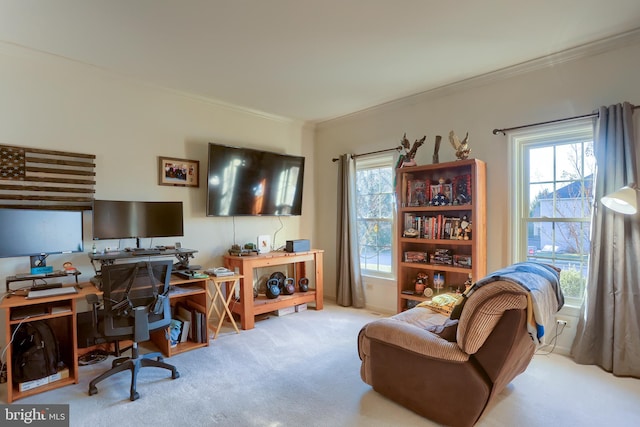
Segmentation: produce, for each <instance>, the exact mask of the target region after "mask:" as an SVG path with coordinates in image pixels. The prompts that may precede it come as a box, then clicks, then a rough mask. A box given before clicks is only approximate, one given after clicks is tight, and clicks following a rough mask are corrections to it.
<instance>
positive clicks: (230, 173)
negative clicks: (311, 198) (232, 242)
mask: <svg viewBox="0 0 640 427" xmlns="http://www.w3.org/2000/svg"><path fill="white" fill-rule="evenodd" d="M303 178H304V157H301V156H291V155H286V154H278V153H273V152H270V151H261V150H255V149H250V148H240V147H231V146H226V145H220V144H214V143H209V164H208V180H207V216H241V215H301V214H302V185H303Z"/></svg>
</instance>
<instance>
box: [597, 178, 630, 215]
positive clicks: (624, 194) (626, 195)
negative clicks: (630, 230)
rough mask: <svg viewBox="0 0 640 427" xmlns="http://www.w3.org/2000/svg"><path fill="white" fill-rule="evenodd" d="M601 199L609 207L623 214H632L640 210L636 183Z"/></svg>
mask: <svg viewBox="0 0 640 427" xmlns="http://www.w3.org/2000/svg"><path fill="white" fill-rule="evenodd" d="M600 201H601V202H602V204H603V205H605V206H606V207H608V208H609V209H612V210H614V211H616V212H619V213H622V214H627V215H632V214H635V213H636V212H638V190H637V187H636V186H635V184H631V185H629V186H625V187H622V188H621V189H619V190H618V191H616V192H613V193H611V194H607V195H606V196H604V197H603V198H602V199H600Z"/></svg>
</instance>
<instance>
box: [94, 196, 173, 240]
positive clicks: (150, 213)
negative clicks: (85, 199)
mask: <svg viewBox="0 0 640 427" xmlns="http://www.w3.org/2000/svg"><path fill="white" fill-rule="evenodd" d="M183 227H184V225H183V217H182V202H142V201H123V200H94V202H93V239H94V240H106V239H131V238H137V239H139V238H150V237H151V238H152V237H174V236H183V235H184V228H183Z"/></svg>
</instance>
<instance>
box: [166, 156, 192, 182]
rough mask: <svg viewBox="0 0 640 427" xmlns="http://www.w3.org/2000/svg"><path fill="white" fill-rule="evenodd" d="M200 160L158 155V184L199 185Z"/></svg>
mask: <svg viewBox="0 0 640 427" xmlns="http://www.w3.org/2000/svg"><path fill="white" fill-rule="evenodd" d="M199 174H200V161H198V160H186V159H176V158H172V157H158V185H171V186H174V187H199V186H200V181H199V179H198V176H199Z"/></svg>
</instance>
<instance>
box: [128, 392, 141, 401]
mask: <svg viewBox="0 0 640 427" xmlns="http://www.w3.org/2000/svg"><path fill="white" fill-rule="evenodd" d="M138 399H140V393H138V392H137V391H136V392H135V393H133V394H131V396H129V400H130V401H132V402H133V401H134V400H138Z"/></svg>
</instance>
